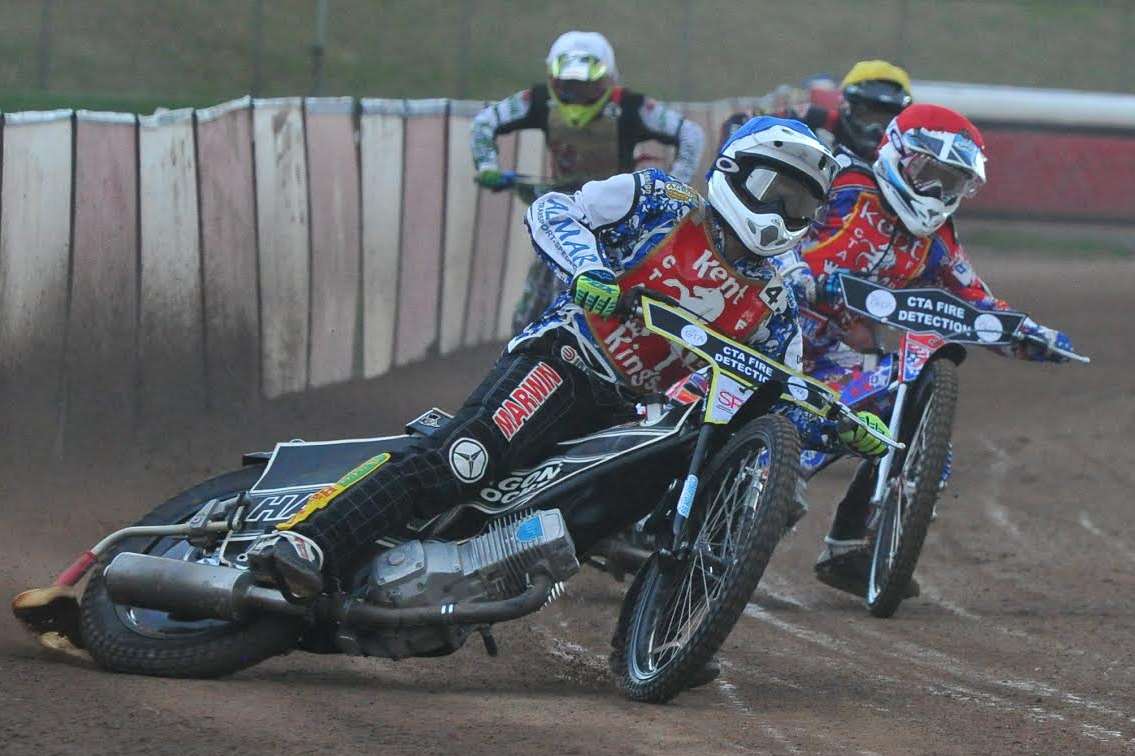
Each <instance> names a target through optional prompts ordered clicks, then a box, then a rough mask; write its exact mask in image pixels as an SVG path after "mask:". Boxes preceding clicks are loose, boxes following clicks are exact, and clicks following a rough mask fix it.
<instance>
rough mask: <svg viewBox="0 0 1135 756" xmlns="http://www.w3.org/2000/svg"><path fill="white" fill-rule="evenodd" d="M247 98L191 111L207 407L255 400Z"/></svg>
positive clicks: (256, 334) (256, 332) (256, 316)
mask: <svg viewBox="0 0 1135 756" xmlns="http://www.w3.org/2000/svg"><path fill="white" fill-rule="evenodd" d="M250 107H251V100H249V99H248V98H247V97H246V98H243V99H241V100H234V101H233V102H229V103H224V104H222V105H218V106H216V107H213V108H208V109H206V110H198V111H197V157H198V175H199V178H200V187H199V191H200V197H201V244H202V249H201V259H202V265H204V281H205V344H206V349H207V354H206V356H205V367H206V381H207V384H208V390H209V398H210V403H211V404H212V405H213V406H215V407H226V406H231V405H234V404H241V403H245V402H247V401H248V400H250V399H253V398H254V397H257V396H259V395H260V313H259V311H258V309H257V294H256V290H257V277H256V203H255V200H254V196H253V186H254V183H253V178H252V118H251V116H250V114H249V108H250Z"/></svg>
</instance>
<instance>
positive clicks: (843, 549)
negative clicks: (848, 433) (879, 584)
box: [814, 460, 876, 597]
mask: <svg viewBox="0 0 1135 756" xmlns="http://www.w3.org/2000/svg"><path fill="white" fill-rule="evenodd" d="M875 470H876V466H875V465H874V464H873V463H871V462H868V461H866V460H864V461H863V462H861V463H860V464H859V469H857V470H856V471H855V477H854V478H853V479H852V481H851V485H850V486H848V488H847V493H845V494H844V496H843V499H841V500H840V502H839V504H837V505H836V510H835V515H834V516H833V517H832V525H831V529H830V530H829V531H828V535H827V537H826V538H824V550H823V551H822V552H821V553H820V557H819V559H817V560H816V565H815V568H814V569H815V572H816V578H817V579H818V580H819V581H820V582H821V583H824V584H825V585H829V586H831V587H832V588H836V589H838V590H841V591H846V592H848V593H852V594H854V595H856V596H860V597H863V596H866V595H867V576H868V574H869V570H870V567H871V552H870V550H869V549H868V547H867V523H868V518H869V517H870V514H871V493H872V491H873V489H874V487H875Z"/></svg>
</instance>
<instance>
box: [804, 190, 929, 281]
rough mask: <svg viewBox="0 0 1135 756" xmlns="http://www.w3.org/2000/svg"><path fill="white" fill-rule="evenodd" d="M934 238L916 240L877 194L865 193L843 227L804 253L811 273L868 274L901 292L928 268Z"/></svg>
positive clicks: (844, 220) (874, 279) (856, 203)
mask: <svg viewBox="0 0 1135 756" xmlns="http://www.w3.org/2000/svg"><path fill="white" fill-rule="evenodd" d="M931 243H932V237H928V238H922V239H920V238H917V237H915V236H912V235H910V234H909V233H907V232H906V231H904V230H902V229H901V228H900V229H898V233H895V223H894V220H893V219H892V218H891V217H890V215H889V213H887V212H886V211H885V210H884V209H883V207H882V205H881V204H880V203H879V198H878V195H877V194H874V193H872V192H863V193H862V194H860V195H859V198H858V199H857V200H856V202H855V204H854V205H853V206H852V208H851V210H850V211H849V212H848V214H847V215H846V216H844V218H843V226H842V227H841V228H839V229H838V230H836V231H835V233H832V234H831V235H830V236H828V237H827V238H821V239H820V241H819V243H817V244H815V245H814V246H812V247H811V248H810V249H808V250H806V251H805V252H804V260H805V261H806V262H807V263H808V266H809V267H810V268H811V269H812V273H813V274H815V275H820V274H822V273H826V272H828V271H830V270H834V269H843V270H852V271H857V272H859V273H862V274H867V275H869V277H870V278H871V279H872V280H873V281H877V282H878V283H881V284H884V285H885V286H890V287H892V288H897V289H901V288H903V287H905V286H907V285H908V284H909V283H910V282H911V281H912V280H914V279H915V278H917V277H918V276H919V275H920V274H921V273H922V271H923V269H924V268H925V267H926V258H927V256H928V255H929V253H930V245H931Z"/></svg>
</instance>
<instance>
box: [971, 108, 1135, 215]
mask: <svg viewBox="0 0 1135 756" xmlns="http://www.w3.org/2000/svg"><path fill="white" fill-rule="evenodd" d="M982 133H983V135H984V137H985V143H986V152H987V153H988V155H989V163H988V165H987V167H986V171H987V177H988V182H987V184H986V185H985V186H984V187H982V189H981V191H980V192H979V193H978V195H977V196H976V197H974V198H973V199H972V200H970V201H969V202H967V203H966V204H965V205H963V209H964V210H973V211H977V212H980V213H982V214H985V215H993V216H997V215H1004V216H1010V217H1021V216H1024V217H1033V218H1045V219H1053V220H1059V219H1067V220H1111V221H1116V222H1123V223H1131V222H1133V221H1135V193H1133V192H1132V191H1131V186H1132V183H1133V182H1135V130H1133V131H1132V132H1131V133H1129V134H1104V133H1099V134H1094V133H1053V132H1042V131H1028V130H1026V129H1024V128H1010V127H1001V126H996V127H987V128H985V130H984V131H983V132H982Z"/></svg>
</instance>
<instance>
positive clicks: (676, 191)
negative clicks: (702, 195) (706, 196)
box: [665, 181, 698, 202]
mask: <svg viewBox="0 0 1135 756" xmlns="http://www.w3.org/2000/svg"><path fill="white" fill-rule="evenodd" d="M665 191H666V196H667V197H669V198H670V199H674V200H678V201H679V202H693V201H694V198H695V197H697V196H698V195H697V194H696V193H694V190H693V189H691V188H690V187H688V186H686V185H685V184H680V183H678V182H677V181H667V182H666V189H665Z"/></svg>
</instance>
